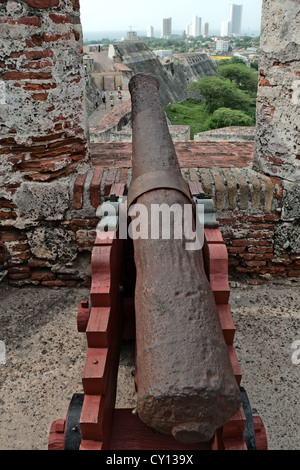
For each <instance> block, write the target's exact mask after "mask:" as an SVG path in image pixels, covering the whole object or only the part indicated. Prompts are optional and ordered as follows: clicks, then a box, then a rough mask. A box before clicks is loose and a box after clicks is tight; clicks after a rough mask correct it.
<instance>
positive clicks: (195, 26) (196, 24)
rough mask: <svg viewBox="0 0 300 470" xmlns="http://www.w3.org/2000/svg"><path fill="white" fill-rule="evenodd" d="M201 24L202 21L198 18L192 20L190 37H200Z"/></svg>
mask: <svg viewBox="0 0 300 470" xmlns="http://www.w3.org/2000/svg"><path fill="white" fill-rule="evenodd" d="M201 22H202V20H201V18H199V17H198V16H194V18H193V19H192V36H194V38H197V37H199V36H201Z"/></svg>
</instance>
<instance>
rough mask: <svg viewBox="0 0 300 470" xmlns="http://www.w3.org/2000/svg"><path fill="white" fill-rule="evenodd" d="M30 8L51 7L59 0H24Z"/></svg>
mask: <svg viewBox="0 0 300 470" xmlns="http://www.w3.org/2000/svg"><path fill="white" fill-rule="evenodd" d="M25 3H27V5H28V6H29V7H31V8H41V9H42V8H52V7H58V6H59V0H25Z"/></svg>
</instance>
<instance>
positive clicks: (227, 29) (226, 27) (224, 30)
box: [221, 20, 231, 38]
mask: <svg viewBox="0 0 300 470" xmlns="http://www.w3.org/2000/svg"><path fill="white" fill-rule="evenodd" d="M221 36H222V37H223V38H224V37H228V36H231V21H230V20H227V21H223V22H222V24H221Z"/></svg>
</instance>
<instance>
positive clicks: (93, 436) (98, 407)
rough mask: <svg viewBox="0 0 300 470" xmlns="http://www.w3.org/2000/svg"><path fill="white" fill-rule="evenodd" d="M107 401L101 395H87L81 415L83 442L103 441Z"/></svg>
mask: <svg viewBox="0 0 300 470" xmlns="http://www.w3.org/2000/svg"><path fill="white" fill-rule="evenodd" d="M104 408H105V400H104V397H102V396H101V395H85V397H84V400H83V406H82V410H81V415H80V432H81V437H82V441H85V440H87V441H88V440H93V441H100V442H101V441H103V438H104V433H105V430H104V429H103V415H104Z"/></svg>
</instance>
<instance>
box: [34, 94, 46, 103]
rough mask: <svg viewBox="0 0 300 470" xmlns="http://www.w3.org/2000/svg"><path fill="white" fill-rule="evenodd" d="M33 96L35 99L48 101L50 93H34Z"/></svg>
mask: <svg viewBox="0 0 300 470" xmlns="http://www.w3.org/2000/svg"><path fill="white" fill-rule="evenodd" d="M31 98H32V99H33V100H35V101H47V99H48V93H33V94H32V96H31Z"/></svg>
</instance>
